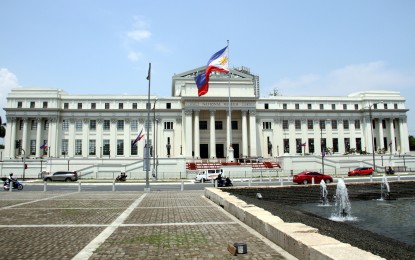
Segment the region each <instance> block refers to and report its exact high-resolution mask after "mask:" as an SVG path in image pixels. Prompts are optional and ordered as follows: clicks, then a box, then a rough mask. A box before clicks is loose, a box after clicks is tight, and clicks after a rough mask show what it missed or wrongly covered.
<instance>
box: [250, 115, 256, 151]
mask: <svg viewBox="0 0 415 260" xmlns="http://www.w3.org/2000/svg"><path fill="white" fill-rule="evenodd" d="M256 124H257V123H256V111H249V133H250V156H251V157H256V156H257V147H256V137H257V135H256V127H257V126H256Z"/></svg>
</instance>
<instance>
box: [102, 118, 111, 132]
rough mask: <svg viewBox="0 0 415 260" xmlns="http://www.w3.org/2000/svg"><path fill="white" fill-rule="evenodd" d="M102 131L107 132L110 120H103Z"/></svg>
mask: <svg viewBox="0 0 415 260" xmlns="http://www.w3.org/2000/svg"><path fill="white" fill-rule="evenodd" d="M102 127H103V129H104V131H109V130H110V127H111V122H110V120H104V124H103V125H102Z"/></svg>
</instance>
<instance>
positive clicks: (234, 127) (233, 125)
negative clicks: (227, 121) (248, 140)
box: [231, 121, 238, 130]
mask: <svg viewBox="0 0 415 260" xmlns="http://www.w3.org/2000/svg"><path fill="white" fill-rule="evenodd" d="M231 125H232V126H231V127H232V130H238V121H232V123H231Z"/></svg>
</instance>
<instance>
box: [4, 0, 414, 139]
mask: <svg viewBox="0 0 415 260" xmlns="http://www.w3.org/2000/svg"><path fill="white" fill-rule="evenodd" d="M0 10H1V13H2V14H1V16H0V37H1V38H0V39H1V40H0V106H1V107H4V104H5V97H6V96H7V93H9V91H10V88H12V87H51V88H60V89H63V90H65V91H66V92H68V93H70V94H107V93H109V94H125V93H127V94H147V86H148V83H147V81H146V76H147V70H148V63H149V62H151V63H152V91H151V92H152V94H154V95H160V96H170V95H171V79H172V76H173V75H174V74H175V73H181V72H185V71H187V70H191V69H193V68H196V67H199V66H203V65H205V64H206V62H207V60H208V59H209V58H210V56H211V55H212V54H213V53H215V52H216V51H218V50H219V49H221V48H223V47H224V46H226V42H227V40H229V43H230V52H229V55H230V66H231V67H238V66H246V67H248V68H250V70H251V72H252V73H254V74H257V75H259V77H260V86H261V96H266V95H267V94H268V93H269V92H270V91H271V90H272V89H274V88H277V89H279V91H280V92H281V93H282V94H283V95H285V96H292V95H301V96H320V95H327V96H342V95H348V94H351V93H354V92H358V91H365V90H392V91H399V92H401V94H402V95H403V96H405V97H406V99H407V103H406V105H407V107H408V108H409V109H410V110H411V111H410V112H409V114H408V123H409V126H408V127H409V133H410V134H412V135H415V118H414V115H415V114H414V111H415V103H414V102H412V100H413V98H414V96H415V95H414V90H413V89H414V87H415V50H414V49H415V47H414V46H415V15H414V13H415V1H411V0H396V1H389V0H387V1H386V0H359V1H355V0H348V1H328V0H327V1H318V0H317V1H308V0H307V1H271V0H269V1H248V0H238V1H235V0H229V1H223V0H222V1H216V0H210V1H190V0H188V1H179V0H178V1H156V0H155V1H148V0H147V1H141V0H134V1H133V0H125V1H109V0H101V1H98V0H89V1H80V0H72V1H63V0H58V1H56V0H53V1H52V0H50V1H46V0H37V1H22V0H2V1H1V2H0ZM0 115H1V116H2V117H3V119H4V111H3V110H1V111H0Z"/></svg>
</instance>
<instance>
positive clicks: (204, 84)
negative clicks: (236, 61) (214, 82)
mask: <svg viewBox="0 0 415 260" xmlns="http://www.w3.org/2000/svg"><path fill="white" fill-rule="evenodd" d="M228 66H229V63H228V46H226V47H225V48H223V49H222V50H220V51H218V52H216V53H215V54H213V56H212V57H210V59H209V61H208V63H207V66H206V70H205V72H204V73H202V74H199V75H197V76H196V78H195V82H196V85H197V88H198V95H199V97H200V96H203V95H205V94H206V93H207V92H208V90H209V75H210V73H211V72H212V71H219V72H229V67H228Z"/></svg>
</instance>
